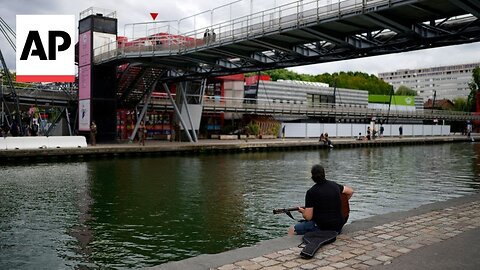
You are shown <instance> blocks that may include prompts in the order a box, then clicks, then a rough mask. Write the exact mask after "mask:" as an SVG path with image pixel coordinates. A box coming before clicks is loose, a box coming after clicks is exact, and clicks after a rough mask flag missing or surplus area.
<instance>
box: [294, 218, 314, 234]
mask: <svg viewBox="0 0 480 270" xmlns="http://www.w3.org/2000/svg"><path fill="white" fill-rule="evenodd" d="M293 227H294V229H295V233H296V234H298V235H304V234H306V233H307V232H314V231H318V230H320V228H318V227H317V224H316V223H315V221H313V220H310V221H306V220H304V221H300V222H299V223H297V224H295V226H293Z"/></svg>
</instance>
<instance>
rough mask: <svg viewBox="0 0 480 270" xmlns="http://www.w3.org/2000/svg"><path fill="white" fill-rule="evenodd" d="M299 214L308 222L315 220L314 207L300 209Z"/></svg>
mask: <svg viewBox="0 0 480 270" xmlns="http://www.w3.org/2000/svg"><path fill="white" fill-rule="evenodd" d="M298 212H300V213H302V216H303V218H304V219H305V220H307V221H308V220H312V218H313V207H309V208H302V207H299V208H298Z"/></svg>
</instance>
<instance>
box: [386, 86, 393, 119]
mask: <svg viewBox="0 0 480 270" xmlns="http://www.w3.org/2000/svg"><path fill="white" fill-rule="evenodd" d="M392 95H393V85H392V88H391V89H390V100H389V101H388V113H387V121H385V123H387V124H388V117H389V116H390V106H391V105H392Z"/></svg>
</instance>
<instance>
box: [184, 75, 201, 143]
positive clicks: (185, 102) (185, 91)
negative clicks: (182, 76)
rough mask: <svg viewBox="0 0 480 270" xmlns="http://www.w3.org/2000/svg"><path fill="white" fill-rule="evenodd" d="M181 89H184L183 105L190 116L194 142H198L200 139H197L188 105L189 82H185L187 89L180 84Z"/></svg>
mask: <svg viewBox="0 0 480 270" xmlns="http://www.w3.org/2000/svg"><path fill="white" fill-rule="evenodd" d="M180 88H181V89H182V100H183V104H184V105H185V110H186V112H187V116H188V121H189V122H190V127H191V128H192V134H193V141H194V142H198V139H197V134H196V133H195V127H194V126H193V121H192V117H191V116H190V110H189V109H188V103H187V97H186V95H187V90H186V88H187V82H185V87H183V86H182V83H180Z"/></svg>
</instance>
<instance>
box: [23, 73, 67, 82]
mask: <svg viewBox="0 0 480 270" xmlns="http://www.w3.org/2000/svg"><path fill="white" fill-rule="evenodd" d="M16 81H17V82H75V75H18V74H17V79H16Z"/></svg>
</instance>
